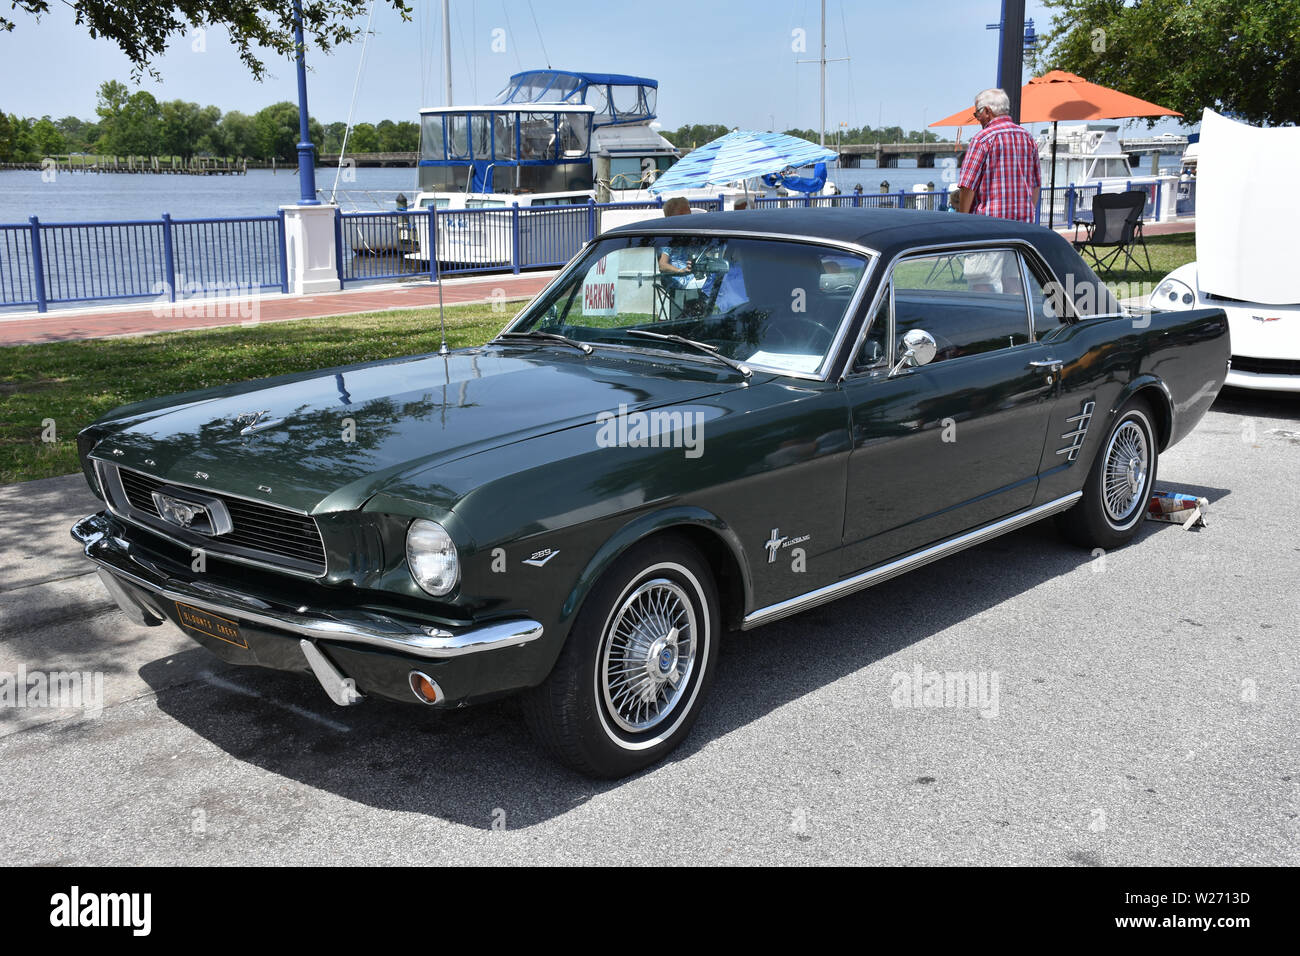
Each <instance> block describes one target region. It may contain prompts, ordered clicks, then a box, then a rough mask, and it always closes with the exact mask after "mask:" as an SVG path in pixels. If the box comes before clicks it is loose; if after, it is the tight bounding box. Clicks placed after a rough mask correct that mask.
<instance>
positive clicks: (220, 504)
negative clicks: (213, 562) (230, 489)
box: [153, 485, 234, 537]
mask: <svg viewBox="0 0 1300 956" xmlns="http://www.w3.org/2000/svg"><path fill="white" fill-rule="evenodd" d="M153 503H154V508H155V509H157V511H158V517H160V518H162V519H163V521H166V522H167V523H168V524H173V525H176V526H177V527H178V528H184V529H185V530H186V531H193V532H195V533H197V534H203V535H207V536H209V537H215V536H216V535H221V534H226V533H228V532H229V531H230V530H231V529H232V528H233V527H234V524H233V522H232V521H231V519H230V511H229V509H228V508H226V503H225V502H224V501H222V500H221V499H220V498H212V497H209V496H208V495H200V494H195V493H193V492H189V491H182V490H180V489H178V488H172V487H170V486H166V485H164V486H163V487H162V488H159V489H158V490H157V491H155V492H153Z"/></svg>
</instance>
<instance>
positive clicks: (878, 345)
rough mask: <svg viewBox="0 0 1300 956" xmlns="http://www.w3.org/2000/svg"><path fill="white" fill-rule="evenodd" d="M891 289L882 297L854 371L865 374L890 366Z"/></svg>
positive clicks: (859, 352) (854, 362) (886, 290)
mask: <svg viewBox="0 0 1300 956" xmlns="http://www.w3.org/2000/svg"><path fill="white" fill-rule="evenodd" d="M889 299H890V295H889V289H888V288H886V289H885V294H884V295H882V296H881V297H880V305H878V306H876V314H875V315H873V316H872V317H871V325H870V327H868V329H867V335H866V338H864V339H863V340H862V348H860V349H859V350H858V354H857V357H856V358H855V359H854V361H853V371H855V372H865V371H867V370H868V369H873V368H879V367H881V366H884V365H887V364H889Z"/></svg>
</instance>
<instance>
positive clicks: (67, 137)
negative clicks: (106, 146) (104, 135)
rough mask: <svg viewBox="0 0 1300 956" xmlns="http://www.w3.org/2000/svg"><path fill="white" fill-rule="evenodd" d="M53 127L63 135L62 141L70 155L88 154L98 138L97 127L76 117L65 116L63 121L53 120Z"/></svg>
mask: <svg viewBox="0 0 1300 956" xmlns="http://www.w3.org/2000/svg"><path fill="white" fill-rule="evenodd" d="M54 125H55V126H57V127H58V128H59V132H60V133H62V134H63V141H64V142H65V143H66V144H67V149H68V152H71V153H84V152H88V151H89V150H90V149H91V147H92V146H93V145H94V142H95V140H97V139H98V138H99V127H98V126H96V125H95V124H94V123H90V122H87V121H86V120H83V119H79V118H78V117H76V116H65V117H63V119H60V120H55V121H54Z"/></svg>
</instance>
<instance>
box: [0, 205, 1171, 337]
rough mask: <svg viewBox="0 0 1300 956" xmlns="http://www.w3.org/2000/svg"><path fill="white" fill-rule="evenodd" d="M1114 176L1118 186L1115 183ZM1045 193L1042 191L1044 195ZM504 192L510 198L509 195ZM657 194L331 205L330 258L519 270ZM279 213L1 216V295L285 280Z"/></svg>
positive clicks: (351, 265)
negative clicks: (78, 218)
mask: <svg viewBox="0 0 1300 956" xmlns="http://www.w3.org/2000/svg"><path fill="white" fill-rule="evenodd" d="M1125 185H1126V186H1127V188H1129V189H1142V190H1145V191H1146V192H1147V194H1148V199H1147V207H1146V216H1147V217H1148V218H1150V217H1151V216H1152V215H1153V214H1155V213H1156V212H1158V210H1160V208H1161V200H1162V189H1163V188H1164V184H1163V183H1162V182H1161V181H1160V180H1132V181H1129V182H1128V183H1127V184H1125ZM1112 188H1115V187H1112ZM1101 190H1102V187H1101V186H1098V185H1093V186H1087V187H1077V186H1075V185H1073V184H1067V185H1064V186H1058V187H1057V189H1056V191H1055V193H1054V194H1053V193H1052V192H1051V190H1050V189H1048V188H1043V189H1042V190H1040V193H1039V201H1038V216H1039V221H1040V222H1044V221H1046V218H1047V216H1046V213H1047V212H1048V211H1049V205H1054V206H1055V209H1056V216H1055V221H1056V222H1057V223H1058V224H1059V225H1060V226H1062V227H1065V228H1072V227H1073V226H1074V224H1075V222H1076V221H1079V222H1082V221H1087V220H1089V219H1091V206H1092V200H1093V199H1094V198H1095V197H1096V196H1097V195H1098V194H1099V193H1100V192H1101ZM1049 194H1050V195H1049ZM507 202H508V203H509V205H507V204H506V203H507ZM690 204H691V207H692V208H693V209H699V210H707V211H714V210H718V209H722V208H725V202H724V200H723V197H721V196H719V197H717V198H716V199H695V200H691V201H690ZM750 205H752V206H753V207H755V208H760V209H762V208H810V207H839V208H855V209H865V208H893V209H923V210H935V211H938V212H946V211H948V210H949V194H948V193H947V192H946V191H944V190H934V191H923V192H909V191H906V190H901V189H900V190H898V191H897V192H888V193H848V194H840V195H835V196H787V197H780V198H770V199H769V198H754V199H751V200H750ZM662 206H663V199H662V198H658V197H656V198H654V199H645V200H639V201H635V202H619V203H597V202H595V201H594V200H589V201H588V202H586V203H580V204H574V205H565V206H540V205H539V206H520V205H519V204H518V203H515V202H511V201H510V200H508V199H504V198H503V200H502V201H500V204H499V205H493V206H482V207H478V208H472V209H423V210H400V211H399V210H392V211H384V212H338V213H336V215H335V255H336V261H335V265H336V267H337V270H338V275H339V279H340V281H341V282H342V283H344V284H347V283H353V282H361V281H369V280H380V279H399V278H411V277H418V278H425V279H427V280H429V281H432V280H434V279H436V278H437V276H438V275H439V274H442V275H462V274H466V273H483V272H507V271H509V272H516V273H517V272H519V271H520V270H521V269H531V268H539V267H547V268H553V267H556V266H561V265H563V264H565V263H566V262H568V261H569V260H570V259H572V258H573V256H575V255H576V254H577V253H578V252H579V251H580V250H581V248H582V245H583V243H585V242H588V241H590V240H592V239H594V238H595V237H596V235H597V233H598V232H599V230H600V227H601V214H602V213H603V212H605V211H618V210H656V209H660V208H662ZM288 288H289V282H288V259H287V256H286V250H285V220H284V213H283V212H280V213H279V214H278V215H275V216H251V217H242V218H208V219H172V218H171V217H170V216H168V215H166V214H164V215H163V216H162V217H161V218H160V219H151V220H134V221H128V222H79V223H78V222H62V223H42V222H40V221H39V220H38V219H36V218H35V217H32V219H31V220H30V221H29V222H27V223H8V224H0V306H35V307H36V308H37V309H38V310H39V311H42V312H44V311H45V310H46V308H47V307H48V305H49V304H51V303H65V302H86V301H91V300H112V299H132V298H149V297H154V298H157V297H158V296H160V295H166V296H167V297H168V298H169V299H170V300H171V301H176V299H177V297H178V295H179V296H181V297H188V296H191V295H195V294H202V293H207V292H211V291H214V290H217V291H224V292H228V291H231V290H232V289H236V290H242V291H259V290H267V289H279V290H280V291H283V292H288Z"/></svg>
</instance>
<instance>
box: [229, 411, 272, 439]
mask: <svg viewBox="0 0 1300 956" xmlns="http://www.w3.org/2000/svg"><path fill="white" fill-rule="evenodd" d="M270 414H271V410H270V409H269V408H264V409H262V411H260V412H245V413H244V414H243V415H238V416H236V417H235V424H236V425H243V426H244V427H243V428H241V429H240V430H239V434H241V435H252V434H253V433H254V432H260V431H263V430H265V429H267V428H274V427H275V426H276V425H282V424H284V419H283V418H268V419H267V420H266V421H263V420H262V416H263V415H270Z"/></svg>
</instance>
